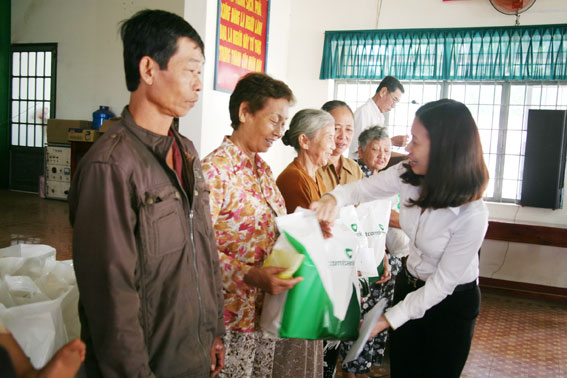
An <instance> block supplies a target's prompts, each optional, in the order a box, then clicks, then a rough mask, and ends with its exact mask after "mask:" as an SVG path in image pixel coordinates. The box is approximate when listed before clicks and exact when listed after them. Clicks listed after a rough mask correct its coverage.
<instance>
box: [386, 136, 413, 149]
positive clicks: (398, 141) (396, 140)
mask: <svg viewBox="0 0 567 378" xmlns="http://www.w3.org/2000/svg"><path fill="white" fill-rule="evenodd" d="M409 139H410V137H409V135H396V136H393V137H392V138H390V140H391V141H392V145H394V146H396V147H404V146H405V145H406V144H408V142H409Z"/></svg>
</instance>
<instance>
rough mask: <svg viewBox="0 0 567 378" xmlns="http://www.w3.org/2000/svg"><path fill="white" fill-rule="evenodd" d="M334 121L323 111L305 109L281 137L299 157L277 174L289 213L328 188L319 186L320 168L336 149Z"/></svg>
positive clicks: (296, 115)
mask: <svg viewBox="0 0 567 378" xmlns="http://www.w3.org/2000/svg"><path fill="white" fill-rule="evenodd" d="M334 137H335V120H334V118H333V117H332V116H331V115H330V114H329V113H327V112H326V111H324V110H318V109H304V110H300V111H299V112H298V113H296V114H295V115H294V116H293V118H292V120H291V122H290V124H289V130H287V131H286V132H285V134H284V136H283V137H282V142H283V143H284V144H285V145H286V146H292V147H293V148H294V149H295V151H297V157H296V158H295V159H294V160H293V161H292V162H291V163H290V164H289V165H288V166H287V168H286V169H284V170H283V172H282V173H281V174H280V175H279V176H278V179H277V180H276V184H277V186H278V188H279V189H280V191H281V192H282V195H283V197H284V200H285V206H286V208H287V212H288V214H291V213H293V212H294V211H295V209H296V208H297V207H298V206H301V207H304V208H306V209H308V208H309V205H310V204H311V202H313V201H317V200H318V199H319V198H321V195H322V194H323V193H325V192H326V190H321V191H320V189H319V188H318V187H317V183H318V182H320V181H321V177H320V176H319V175H318V174H317V169H318V168H320V167H322V166H324V165H325V164H327V161H328V160H329V156H331V153H332V152H333V149H334V148H335V141H334Z"/></svg>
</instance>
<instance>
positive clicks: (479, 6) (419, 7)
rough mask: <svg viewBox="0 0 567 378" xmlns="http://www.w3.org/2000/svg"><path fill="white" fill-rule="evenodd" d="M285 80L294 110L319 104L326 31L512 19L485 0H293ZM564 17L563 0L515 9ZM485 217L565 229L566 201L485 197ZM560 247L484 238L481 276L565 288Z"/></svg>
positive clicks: (545, 18) (324, 93) (534, 17)
mask: <svg viewBox="0 0 567 378" xmlns="http://www.w3.org/2000/svg"><path fill="white" fill-rule="evenodd" d="M292 14H293V17H292V18H291V27H290V38H289V41H288V43H289V51H290V57H289V64H288V74H287V80H288V84H290V86H291V88H292V89H293V90H294V92H295V93H296V95H297V97H298V99H299V101H298V104H297V106H296V109H301V108H304V107H318V106H321V104H322V103H323V102H324V101H326V100H327V99H329V98H328V96H329V85H330V84H329V82H330V81H323V80H319V79H318V78H319V70H320V68H321V57H322V53H323V40H324V33H325V30H352V29H375V28H378V29H409V28H445V27H477V26H513V25H514V23H515V17H514V16H506V15H503V14H501V13H499V12H497V11H496V10H495V9H493V8H492V6H491V5H490V2H489V1H488V0H461V1H450V2H443V1H441V0H403V1H400V0H382V1H381V0H351V1H348V2H347V1H343V0H310V1H304V0H293V1H292ZM565 22H567V2H566V1H565V0H539V1H537V2H536V3H535V4H534V6H533V7H532V8H531V9H529V10H528V11H527V12H526V13H524V14H522V15H521V16H520V24H521V25H530V24H533V25H535V24H560V23H565ZM488 206H489V210H490V217H491V219H492V220H499V221H504V222H512V223H526V224H537V225H545V226H553V227H560V228H565V229H566V232H567V207H566V205H564V207H563V209H561V210H555V211H552V210H545V209H534V208H525V207H519V206H516V205H502V204H488ZM558 266H567V248H552V247H546V246H535V245H526V244H524V245H522V244H516V243H505V242H494V241H486V242H485V243H484V244H483V247H482V253H481V266H480V269H481V275H482V276H484V277H492V278H497V279H503V280H510V281H519V282H527V283H535V284H541V285H549V286H557V287H567V271H566V270H565V269H563V270H561V269H558V268H557V267H558Z"/></svg>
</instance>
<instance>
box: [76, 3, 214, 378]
mask: <svg viewBox="0 0 567 378" xmlns="http://www.w3.org/2000/svg"><path fill="white" fill-rule="evenodd" d="M121 35H122V40H123V43H124V67H125V71H126V83H127V87H128V90H129V91H130V92H131V94H130V103H129V105H128V106H126V107H125V108H124V110H123V112H122V119H121V120H120V121H117V122H115V124H114V125H113V126H111V128H110V129H109V130H108V131H107V132H106V133H105V134H104V136H103V137H101V138H100V139H99V140H98V141H97V142H96V143H95V144H94V145H93V146H92V148H91V149H90V150H89V151H88V153H87V154H86V155H85V156H84V158H83V159H82V160H81V162H80V164H79V167H78V169H77V172H76V173H75V175H74V178H73V184H72V187H71V192H70V195H69V208H70V220H71V224H72V226H73V261H74V267H75V272H76V275H77V282H78V286H79V291H80V300H79V316H80V319H81V325H82V330H81V336H82V339H83V340H84V341H85V343H86V345H87V356H86V360H85V367H86V370H87V375H88V376H89V377H98V376H104V377H128V378H133V377H206V376H209V375H211V376H212V375H216V374H217V373H218V372H219V371H220V369H221V368H222V366H223V364H224V347H223V345H222V342H221V340H220V337H221V336H223V335H224V322H223V295H222V292H221V290H222V286H221V280H220V270H219V262H218V254H217V250H216V244H215V240H214V233H213V229H212V225H211V219H210V211H209V197H208V195H209V193H208V191H207V186H206V185H205V182H204V181H203V175H202V172H201V165H200V162H199V158H198V156H197V151H196V150H195V147H194V146H193V143H191V141H189V140H188V139H186V138H185V137H183V136H181V135H180V134H179V133H178V132H177V130H175V128H174V127H171V125H172V121H173V118H174V117H181V116H184V115H185V114H187V112H188V111H189V110H190V109H191V108H192V107H193V106H194V105H195V103H196V102H197V100H198V92H199V91H200V90H201V81H200V78H199V75H200V72H201V68H202V65H203V60H204V58H203V42H202V41H201V38H200V37H199V35H198V34H197V32H196V31H195V30H194V29H193V28H192V27H191V26H190V25H189V24H188V23H187V22H186V21H185V20H183V19H182V18H181V17H179V16H176V15H174V14H171V13H168V12H164V11H150V10H145V11H141V12H139V13H137V14H136V15H134V16H133V17H132V18H130V19H129V20H126V21H125V22H124V23H123V24H122V27H121Z"/></svg>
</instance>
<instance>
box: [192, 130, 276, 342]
mask: <svg viewBox="0 0 567 378" xmlns="http://www.w3.org/2000/svg"><path fill="white" fill-rule="evenodd" d="M256 167H257V168H256V170H257V174H255V173H254V169H253V166H252V163H251V161H250V160H249V159H248V158H247V157H246V155H244V153H243V152H242V151H241V150H240V149H239V148H238V147H237V146H236V145H235V144H234V143H233V142H232V141H231V140H230V139H229V138H228V137H225V138H224V140H223V142H222V144H221V145H220V146H219V147H218V148H217V149H216V150H214V151H213V152H211V153H210V154H209V155H207V157H205V158H204V159H203V173H204V175H205V179H206V180H207V182H208V185H209V189H210V191H211V194H210V205H211V218H212V221H213V226H214V230H215V237H216V241H217V247H218V251H219V259H220V267H221V271H222V277H223V291H224V321H225V325H226V328H227V330H229V331H239V332H251V331H254V329H255V324H258V323H259V320H260V319H259V315H260V311H261V309H262V299H263V292H262V291H261V290H260V289H258V288H255V287H252V286H249V285H247V284H246V283H245V282H244V276H245V275H246V273H247V272H248V271H249V270H250V269H252V268H254V267H261V266H262V264H263V263H264V260H265V259H266V257H267V256H268V255H269V254H270V252H271V251H272V247H273V245H274V243H275V240H276V237H277V235H278V234H277V228H276V223H275V218H276V216H279V215H285V214H286V210H285V204H284V200H283V197H282V195H281V193H280V191H279V189H278V188H277V186H276V183H275V181H274V178H273V175H272V171H271V169H270V167H269V166H268V165H267V164H266V162H265V161H264V160H262V158H260V156H259V155H258V154H256Z"/></svg>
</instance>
